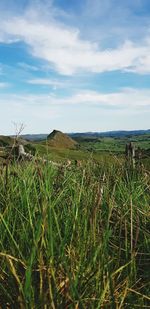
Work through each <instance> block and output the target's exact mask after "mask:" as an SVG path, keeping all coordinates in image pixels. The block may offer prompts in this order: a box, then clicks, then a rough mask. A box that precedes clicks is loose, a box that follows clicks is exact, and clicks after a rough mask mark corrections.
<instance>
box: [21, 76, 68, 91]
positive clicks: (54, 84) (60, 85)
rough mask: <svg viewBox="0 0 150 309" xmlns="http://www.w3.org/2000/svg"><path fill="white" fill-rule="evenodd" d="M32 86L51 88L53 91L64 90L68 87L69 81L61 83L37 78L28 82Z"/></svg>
mask: <svg viewBox="0 0 150 309" xmlns="http://www.w3.org/2000/svg"><path fill="white" fill-rule="evenodd" d="M27 82H28V83H29V84H32V85H41V86H51V87H53V89H57V88H64V87H66V85H68V82H67V81H64V82H63V81H59V80H56V79H53V80H52V79H46V78H35V79H31V80H28V81H27Z"/></svg>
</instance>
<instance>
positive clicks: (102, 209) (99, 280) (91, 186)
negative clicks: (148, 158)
mask: <svg viewBox="0 0 150 309" xmlns="http://www.w3.org/2000/svg"><path fill="white" fill-rule="evenodd" d="M41 147H42V146H41ZM60 154H61V152H60V153H59V155H60ZM66 156H67V155H66ZM88 156H89V154H88ZM60 157H61V155H60V156H59V159H60ZM62 157H63V159H65V157H64V152H63V154H62ZM86 159H87V158H86ZM101 159H102V160H99V163H95V160H94V161H93V158H91V157H90V156H89V159H88V160H83V163H82V166H80V167H76V166H75V165H74V164H72V166H71V167H70V168H65V167H60V168H54V167H52V166H50V165H49V164H46V165H43V164H42V163H36V162H30V163H29V162H23V163H21V164H13V165H11V166H8V167H7V165H6V167H3V169H1V175H0V207H1V213H0V305H1V308H13V309H14V308H76V309H79V308H149V307H150V280H149V279H150V270H149V263H150V211H149V206H150V177H149V171H146V170H144V168H142V169H140V168H137V167H136V168H135V169H134V170H132V169H131V168H129V166H127V165H126V164H125V162H124V160H123V159H121V160H119V159H118V158H116V157H111V160H110V157H109V156H106V158H105V157H104V155H103V158H102V157H101Z"/></svg>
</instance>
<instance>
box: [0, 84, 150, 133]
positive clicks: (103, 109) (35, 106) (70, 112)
mask: <svg viewBox="0 0 150 309" xmlns="http://www.w3.org/2000/svg"><path fill="white" fill-rule="evenodd" d="M10 102H11V104H10ZM0 110H1V113H0V123H1V132H0V134H14V127H13V125H12V124H13V123H14V122H15V123H23V124H24V125H25V129H26V132H27V133H33V132H34V133H36V132H37V133H41V132H46V133H48V132H50V131H51V130H53V129H54V128H57V129H60V130H62V131H64V132H65V131H66V132H67V131H68V132H69V131H89V130H92V131H107V130H119V129H139V128H141V129H142V128H145V129H146V128H148V127H149V112H150V90H145V89H141V90H138V89H122V91H120V92H116V93H115V92H112V93H99V92H91V91H87V90H86V91H82V92H79V93H76V94H74V95H72V96H70V97H64V98H60V97H58V96H55V95H53V94H49V95H42V94H41V95H31V94H24V95H23V94H22V95H14V94H3V95H1V96H0Z"/></svg>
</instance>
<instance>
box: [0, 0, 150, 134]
mask: <svg viewBox="0 0 150 309" xmlns="http://www.w3.org/2000/svg"><path fill="white" fill-rule="evenodd" d="M0 20H1V23H0V111H1V112H0V134H14V133H15V130H16V126H19V125H20V123H23V124H24V127H25V128H24V132H23V133H49V132H50V131H52V130H53V129H59V130H62V131H63V132H75V131H78V132H83V131H84V132H85V131H107V130H123V129H124V130H132V129H148V128H150V120H149V119H150V1H149V0H132V1H129V0H126V1H120V0H22V1H20V0H1V2H0Z"/></svg>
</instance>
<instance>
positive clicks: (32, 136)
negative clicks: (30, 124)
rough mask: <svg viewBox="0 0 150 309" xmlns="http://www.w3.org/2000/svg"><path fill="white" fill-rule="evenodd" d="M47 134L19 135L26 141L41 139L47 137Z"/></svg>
mask: <svg viewBox="0 0 150 309" xmlns="http://www.w3.org/2000/svg"><path fill="white" fill-rule="evenodd" d="M47 136H48V134H24V135H21V137H22V138H23V139H25V140H27V141H33V142H34V141H42V140H45V139H46V138H47Z"/></svg>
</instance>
